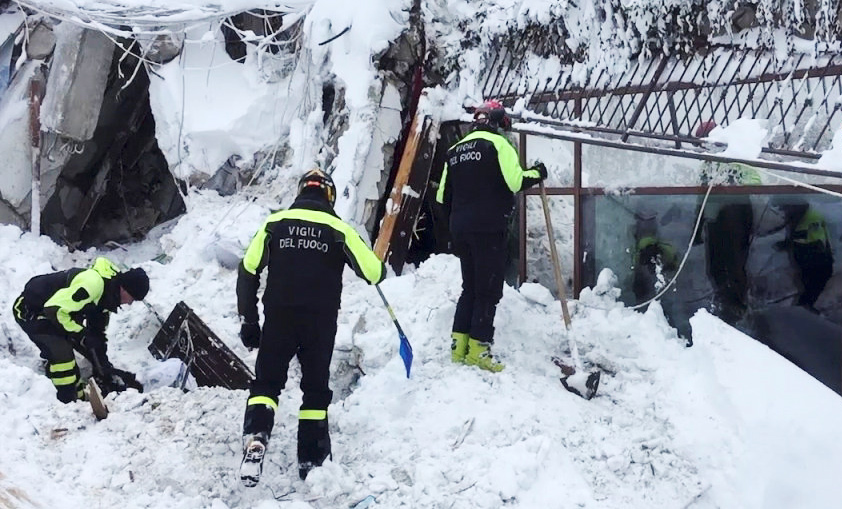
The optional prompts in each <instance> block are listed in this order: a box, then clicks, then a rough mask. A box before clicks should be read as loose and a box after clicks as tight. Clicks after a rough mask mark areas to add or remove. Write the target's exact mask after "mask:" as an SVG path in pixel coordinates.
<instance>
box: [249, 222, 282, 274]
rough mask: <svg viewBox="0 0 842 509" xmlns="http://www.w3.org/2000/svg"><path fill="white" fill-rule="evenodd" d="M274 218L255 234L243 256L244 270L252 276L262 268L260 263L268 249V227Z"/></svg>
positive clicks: (264, 223)
mask: <svg viewBox="0 0 842 509" xmlns="http://www.w3.org/2000/svg"><path fill="white" fill-rule="evenodd" d="M273 216H274V214H273V215H272V216H269V219H267V220H266V221H264V222H263V225H262V226H261V227H260V229H259V230H257V233H255V234H254V237H252V239H251V243H250V244H249V247H248V248H247V249H246V254H245V256H243V268H244V269H246V271H247V272H248V273H250V274H254V275H257V269H258V268H259V267H260V261H261V260H263V251H264V249H266V227H267V226H268V225H269V222H270V221H271V219H272V217H273Z"/></svg>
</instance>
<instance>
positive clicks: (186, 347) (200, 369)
mask: <svg viewBox="0 0 842 509" xmlns="http://www.w3.org/2000/svg"><path fill="white" fill-rule="evenodd" d="M149 351H150V352H151V353H152V355H153V356H155V358H156V359H159V360H166V359H169V358H172V357H174V358H177V359H181V361H182V362H184V363H185V364H186V365H187V366H188V368H189V369H190V373H191V374H192V375H193V376H194V377H195V378H196V383H197V384H198V385H199V386H200V387H225V388H227V389H248V387H249V384H250V382H251V380H252V379H253V378H254V375H253V374H252V372H251V370H250V369H249V368H248V366H246V364H245V363H244V362H243V361H242V360H241V359H240V358H239V357H237V355H236V354H235V353H234V352H233V351H231V349H230V348H228V346H226V345H225V343H223V342H222V341H221V340H220V339H219V337H217V335H216V334H214V332H213V331H212V330H211V329H210V328H209V327H208V326H207V325H206V324H205V323H204V322H203V321H202V320H201V319H200V318H199V317H198V316H196V314H195V313H194V312H193V310H192V309H190V307H189V306H187V304H185V303H184V302H179V303H178V304H176V305H175V307H174V308H173V310H172V312H170V315H169V316H168V317H167V320H166V322H164V325H162V326H161V329H160V330H158V333H157V334H156V335H155V338H154V339H153V340H152V343H151V344H150V345H149Z"/></svg>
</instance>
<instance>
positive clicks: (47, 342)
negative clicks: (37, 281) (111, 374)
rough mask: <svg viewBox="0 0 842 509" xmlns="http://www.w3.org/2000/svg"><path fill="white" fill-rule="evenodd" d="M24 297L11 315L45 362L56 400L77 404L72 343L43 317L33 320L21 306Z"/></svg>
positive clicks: (78, 387)
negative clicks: (54, 388) (53, 386)
mask: <svg viewBox="0 0 842 509" xmlns="http://www.w3.org/2000/svg"><path fill="white" fill-rule="evenodd" d="M22 298H23V297H18V298H17V299H15V304H14V306H13V308H12V313H13V314H14V316H15V321H16V322H17V323H18V325H20V328H21V329H23V331H24V332H25V333H26V335H27V336H29V339H30V340H32V342H33V343H35V346H37V347H38V349H39V350H40V351H41V357H42V358H43V359H46V360H47V372H46V375H47V378H49V379H50V381H51V382H53V385H55V387H56V397H57V398H58V400H59V401H61V402H62V403H70V402H71V401H76V399H77V398H78V397H80V396H81V390H82V379H81V377H80V375H79V366H77V365H76V355H75V354H74V353H73V343H71V341H70V338H69V337H68V336H67V334H66V333H65V332H64V331H61V330H59V329H58V328H57V327H56V326H55V325H53V323H52V322H50V321H49V320H47V319H46V318H44V317H43V316H33V315H32V314H31V313H29V312H28V311H27V310H26V307H25V306H23V303H22Z"/></svg>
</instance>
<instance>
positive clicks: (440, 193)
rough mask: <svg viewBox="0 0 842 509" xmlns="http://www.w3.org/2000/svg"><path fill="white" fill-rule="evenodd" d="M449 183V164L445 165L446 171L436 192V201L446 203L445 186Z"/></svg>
mask: <svg viewBox="0 0 842 509" xmlns="http://www.w3.org/2000/svg"><path fill="white" fill-rule="evenodd" d="M445 182H447V163H444V170H443V171H442V172H441V180H440V181H439V188H438V190H437V191H436V201H437V202H439V203H444V186H445Z"/></svg>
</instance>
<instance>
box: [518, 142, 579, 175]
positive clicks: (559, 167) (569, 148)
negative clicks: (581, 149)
mask: <svg viewBox="0 0 842 509" xmlns="http://www.w3.org/2000/svg"><path fill="white" fill-rule="evenodd" d="M536 161H541V162H542V163H544V164H545V165H546V166H547V170H548V172H549V176H548V177H547V180H546V182H545V185H546V186H547V187H573V143H572V142H569V141H565V140H557V139H553V138H548V137H546V136H527V137H526V164H527V165H531V164H534V163H535V162H536Z"/></svg>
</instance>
